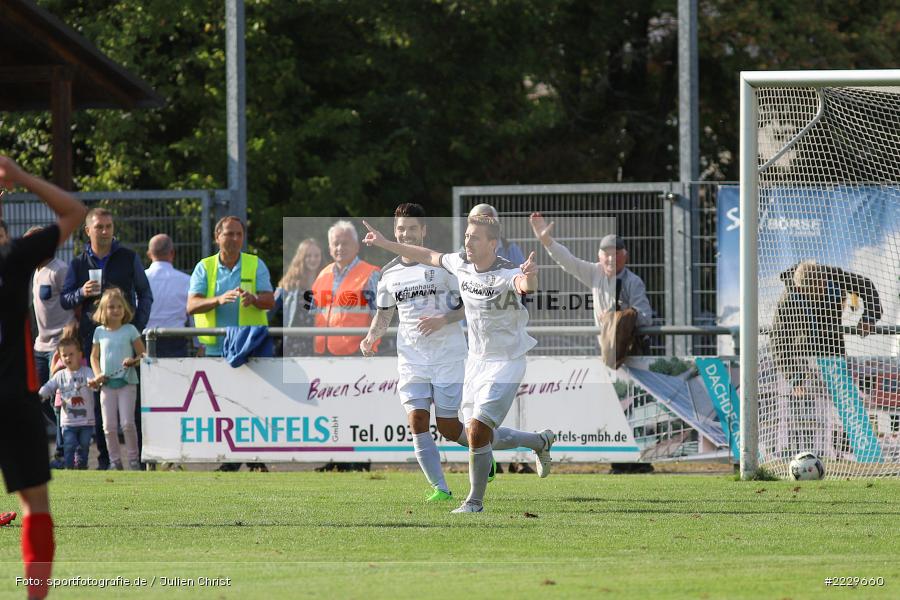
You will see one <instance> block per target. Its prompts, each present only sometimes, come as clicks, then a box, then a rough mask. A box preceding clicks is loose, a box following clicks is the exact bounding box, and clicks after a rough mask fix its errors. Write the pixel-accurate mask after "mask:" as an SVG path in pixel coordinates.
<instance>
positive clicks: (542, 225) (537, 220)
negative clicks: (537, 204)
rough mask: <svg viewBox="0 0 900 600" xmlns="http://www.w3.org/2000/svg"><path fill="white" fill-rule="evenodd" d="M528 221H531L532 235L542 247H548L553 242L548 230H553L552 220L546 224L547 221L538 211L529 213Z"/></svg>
mask: <svg viewBox="0 0 900 600" xmlns="http://www.w3.org/2000/svg"><path fill="white" fill-rule="evenodd" d="M528 222H529V223H531V230H532V231H534V237H536V238H537V239H538V240H540V242H541V244H543V246H544V248H549V247H550V246H551V245H552V244H553V238H552V237H551V236H550V232H551V231H553V225H554V222H553V221H550V224H549V225H548V224H547V221H546V220H545V219H544V215H542V214H541V213H539V212H533V213H531V216H529V217H528Z"/></svg>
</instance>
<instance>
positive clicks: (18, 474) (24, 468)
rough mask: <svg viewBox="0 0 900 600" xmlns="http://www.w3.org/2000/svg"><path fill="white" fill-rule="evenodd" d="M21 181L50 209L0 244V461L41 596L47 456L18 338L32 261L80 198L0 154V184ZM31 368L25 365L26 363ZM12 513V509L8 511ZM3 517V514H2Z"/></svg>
mask: <svg viewBox="0 0 900 600" xmlns="http://www.w3.org/2000/svg"><path fill="white" fill-rule="evenodd" d="M16 186H22V187H24V188H26V189H27V190H28V191H30V192H32V193H34V194H36V195H37V196H38V197H39V198H40V199H41V200H43V201H44V202H45V203H46V204H47V206H48V207H49V208H50V209H51V210H52V211H53V212H54V213H56V216H57V220H56V224H55V225H51V226H50V227H46V228H44V229H42V230H41V231H39V232H37V233H35V234H33V235H31V236H28V237H27V238H16V239H13V240H11V241H10V242H9V243H7V244H4V245H2V246H0V381H2V382H3V386H2V389H0V411H2V413H3V418H2V419H0V469H2V471H3V479H4V482H5V483H6V489H7V491H8V492H17V493H18V495H19V500H20V502H21V504H22V515H23V516H22V558H23V560H24V562H25V576H26V578H27V579H29V584H28V596H29V597H30V598H44V597H46V596H47V589H48V586H47V579H48V578H49V577H50V571H51V567H52V564H53V553H54V541H53V520H52V519H51V517H50V497H49V493H48V489H47V482H48V481H50V459H49V456H48V453H47V432H46V430H45V429H44V417H43V415H42V414H41V408H40V402H39V401H38V400H37V399H36V398H35V397H34V392H36V390H33V389H30V384H29V377H28V373H29V369H28V366H29V364H30V363H29V361H30V360H31V355H30V352H29V350H30V348H31V340H26V339H25V329H24V327H23V326H22V323H23V322H24V321H25V320H26V319H27V316H26V315H27V312H28V289H29V286H30V283H31V276H32V273H33V272H34V270H35V268H36V267H37V265H39V264H40V263H41V262H43V261H46V260H48V259H50V258H52V257H53V255H54V253H55V252H56V248H57V246H60V245H62V243H63V242H64V241H65V240H66V239H68V237H69V236H70V235H71V234H72V232H73V231H75V229H76V228H78V227H79V226H80V225H81V223H82V221H83V220H84V216H85V213H86V212H87V211H86V209H85V207H84V205H82V204H81V202H78V201H77V200H76V199H75V198H74V197H72V196H71V195H70V194H68V193H67V192H65V191H63V190H62V189H60V188H58V187H56V186H55V185H53V184H51V183H48V182H46V181H44V180H42V179H40V178H38V177H34V176H33V175H30V174H28V173H26V172H25V171H24V170H22V169H21V168H20V167H19V166H18V165H17V164H16V163H15V162H13V161H12V160H11V159H9V158H7V157H5V156H0V188H7V189H12V188H14V187H16ZM32 372H33V368H32ZM14 517H15V515H13V518H14ZM4 518H6V515H4Z"/></svg>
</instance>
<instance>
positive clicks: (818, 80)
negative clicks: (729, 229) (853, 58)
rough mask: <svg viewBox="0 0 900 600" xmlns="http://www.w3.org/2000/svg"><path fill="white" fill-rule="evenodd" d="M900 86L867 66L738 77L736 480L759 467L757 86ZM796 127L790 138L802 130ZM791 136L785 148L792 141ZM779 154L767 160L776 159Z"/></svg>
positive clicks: (898, 75) (894, 74)
mask: <svg viewBox="0 0 900 600" xmlns="http://www.w3.org/2000/svg"><path fill="white" fill-rule="evenodd" d="M840 86H854V87H859V86H900V69H882V70H870V71H743V72H741V76H740V89H741V104H740V214H741V228H740V234H741V235H740V239H741V243H740V279H741V321H740V334H741V335H740V365H741V374H740V383H741V389H740V397H741V424H740V434H741V447H740V460H741V464H740V475H741V479H752V478H753V476H754V475H755V474H756V472H757V470H758V468H759V462H758V447H759V389H758V382H759V379H758V377H759V355H758V338H759V315H758V285H757V284H758V274H759V265H758V251H759V248H758V237H757V234H758V229H759V212H758V211H759V205H758V201H759V198H758V196H759V193H758V192H759V190H758V186H757V182H758V176H759V171H760V169H759V162H758V160H759V159H758V140H757V134H758V130H757V126H758V105H757V97H756V93H755V90H756V89H757V88H762V87H781V88H784V87H840ZM805 131H806V129H804V130H803V131H801V132H800V133H799V134H797V136H796V137H795V138H794V139H795V140H796V139H798V138H799V137H801V136H802V135H803V134H804V133H805ZM792 143H793V140H792V141H791V142H789V143H788V145H787V146H786V147H785V148H788V147H790V146H791V145H792ZM778 156H780V153H779V154H777V155H776V156H775V157H773V158H772V159H771V160H770V161H769V162H774V160H777V158H778Z"/></svg>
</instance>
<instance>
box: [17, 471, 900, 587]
mask: <svg viewBox="0 0 900 600" xmlns="http://www.w3.org/2000/svg"><path fill="white" fill-rule="evenodd" d="M449 483H450V485H451V487H452V488H453V490H454V491H455V493H456V494H457V495H460V496H462V495H464V494H465V492H466V491H467V489H468V482H467V479H466V475H465V474H464V473H454V474H450V475H449ZM426 491H427V485H426V484H425V483H424V479H423V477H422V476H421V474H419V473H415V472H405V471H403V472H401V471H374V472H372V473H312V472H291V473H288V472H282V473H268V474H263V473H243V472H242V473H212V472H155V473H127V472H126V473H109V472H106V473H102V472H59V473H56V474H55V478H54V481H53V483H52V484H51V494H52V502H53V511H54V516H55V521H56V540H57V554H56V556H57V561H58V562H57V563H56V565H55V569H54V577H58V578H72V577H76V576H80V577H83V578H89V577H95V578H98V577H102V578H114V577H116V576H122V577H127V578H129V579H132V580H134V579H136V578H145V579H147V580H148V585H147V586H146V587H143V586H142V587H139V588H136V587H130V588H122V587H107V588H103V589H99V588H96V587H78V588H66V589H62V590H56V591H54V592H52V594H51V597H56V598H145V597H148V598H192V599H193V598H235V599H238V598H241V599H243V598H266V599H272V598H276V599H277V598H328V599H332V598H467V599H468V598H610V599H620V598H641V599H647V598H650V599H653V598H697V599H707V598H709V599H713V598H723V599H735V598H753V599H757V598H791V599H794V600H796V599H800V598H849V597H853V598H856V599H859V598H898V597H900V543H898V541H897V531H898V522H900V481H896V480H878V481H872V482H867V481H824V482H807V483H803V484H798V483H794V482H787V481H775V482H770V481H765V482H738V481H734V480H733V478H731V477H725V476H691V475H637V476H611V475H569V474H554V475H552V476H551V477H550V478H548V479H543V480H542V479H538V478H537V477H536V476H535V475H511V474H502V475H499V476H498V478H497V480H496V481H495V482H494V483H491V484H490V485H489V487H488V497H487V503H486V507H487V512H485V513H483V514H469V515H451V514H449V510H450V509H451V508H455V507H456V505H457V504H456V503H453V504H451V505H447V504H442V505H438V506H435V505H428V504H425V503H424V502H422V498H423V497H424V495H425V493H426ZM14 506H15V501H14V498H13V497H12V496H7V497H6V503H5V505H4V506H0V509H2V510H7V509H12V508H14ZM20 523H21V521H20V520H19V521H16V524H15V526H13V527H6V528H3V529H0V598H6V597H10V598H24V597H25V590H24V588H22V587H18V588H17V587H16V584H15V578H16V576H17V575H20V574H21V565H20V557H19V535H20V533H21V528H20ZM154 577H155V578H156V579H155V582H154V584H153V586H152V587H150V585H149V582H150V580H151V579H152V578H154ZM163 577H167V578H185V579H188V580H190V581H192V582H193V583H194V586H193V587H175V586H163V585H162V583H163V580H162V578H163ZM204 577H208V578H230V583H231V585H230V586H227V587H226V586H214V587H208V586H207V587H201V586H200V585H199V584H200V583H201V581H203V580H202V578H204ZM829 577H832V578H840V577H864V578H875V577H881V578H883V581H884V585H883V586H880V587H879V586H875V587H871V586H866V587H863V586H862V585H859V586H858V587H856V588H855V589H847V588H844V587H834V586H832V587H826V585H825V579H826V578H829Z"/></svg>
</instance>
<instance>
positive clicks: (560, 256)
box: [530, 212, 653, 362]
mask: <svg viewBox="0 0 900 600" xmlns="http://www.w3.org/2000/svg"><path fill="white" fill-rule="evenodd" d="M530 221H531V228H532V229H533V230H534V235H535V237H536V238H537V239H538V240H540V242H541V244H542V245H543V246H544V248H545V249H546V250H547V253H548V254H549V255H550V258H552V259H553V260H554V261H556V263H557V264H558V265H559V266H561V267H562V268H563V270H564V271H565V272H566V273H569V274H570V275H572V276H574V277H575V278H576V279H577V280H578V281H580V282H581V283H583V284H585V285H586V286H588V287H589V288H591V293H592V295H593V304H594V322H595V323H596V324H597V326H598V327H603V326H604V324H605V323H606V321H607V317H606V314H607V313H610V312H614V311H617V310H625V309H628V308H633V309H634V310H635V312H636V313H637V314H636V323H635V326H636V327H645V326H647V325H650V324H651V323H652V322H653V309H652V308H651V307H650V300H649V299H648V298H647V288H646V287H645V286H644V282H643V281H642V280H641V278H640V277H638V276H637V275H635V274H634V273H633V272H632V271H631V270H630V269H628V268H627V267H626V266H625V265H627V264H628V250H627V249H626V248H625V241H624V240H623V239H622V238H620V237H619V236H617V235H607V236H605V237H604V238H603V239H602V240H600V249H599V250H598V251H597V259H598V261H597V262H590V261H587V260H582V259H580V258H578V257H576V256H574V255H573V254H572V253H571V252H570V251H569V249H568V248H566V247H565V246H563V245H562V244H560V243H559V242H557V241H556V240H554V239H553V237H552V236H551V235H550V232H551V231H552V230H553V225H554V224H553V223H552V222H551V223H550V224H549V225H548V224H547V222H546V220H545V219H544V217H543V216H542V215H541V213H539V212H536V213H533V214H532V215H531V217H530ZM600 337H601V338H602V337H603V336H602V335H601V336H600ZM600 343H601V349H603V347H604V342H603V340H602V339H601V340H600ZM604 358H608V357H604ZM608 362H609V361H608Z"/></svg>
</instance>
